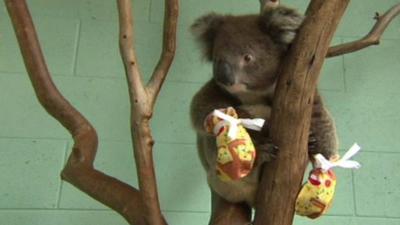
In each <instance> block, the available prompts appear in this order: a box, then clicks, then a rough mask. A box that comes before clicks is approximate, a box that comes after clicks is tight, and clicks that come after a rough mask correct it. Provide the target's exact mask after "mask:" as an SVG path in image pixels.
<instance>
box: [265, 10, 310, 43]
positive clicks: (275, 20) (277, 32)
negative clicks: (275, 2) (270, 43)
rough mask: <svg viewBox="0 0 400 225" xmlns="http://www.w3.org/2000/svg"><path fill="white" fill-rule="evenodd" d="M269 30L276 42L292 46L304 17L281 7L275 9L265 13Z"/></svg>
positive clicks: (295, 11)
mask: <svg viewBox="0 0 400 225" xmlns="http://www.w3.org/2000/svg"><path fill="white" fill-rule="evenodd" d="M264 19H265V21H266V25H267V29H270V30H271V32H270V33H271V34H272V35H273V36H275V37H273V38H274V39H275V40H277V41H279V42H281V43H284V44H290V43H292V42H293V40H294V38H295V37H296V34H297V30H298V29H299V27H300V26H301V24H302V23H303V19H304V16H303V15H302V14H300V13H299V12H298V11H297V10H295V9H292V8H287V7H285V6H279V7H277V8H275V9H271V10H267V11H266V12H264Z"/></svg>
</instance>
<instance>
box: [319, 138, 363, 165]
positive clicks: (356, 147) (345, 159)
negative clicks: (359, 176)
mask: <svg viewBox="0 0 400 225" xmlns="http://www.w3.org/2000/svg"><path fill="white" fill-rule="evenodd" d="M360 150H361V147H360V146H359V145H358V144H357V143H355V144H354V145H353V146H352V147H351V148H350V149H349V150H348V151H347V152H346V154H344V155H343V157H342V158H341V159H339V160H338V161H336V162H331V161H329V160H327V159H326V158H325V157H324V156H323V155H321V154H317V155H315V156H314V158H315V160H316V167H318V168H321V169H322V170H324V171H328V170H329V169H331V168H334V167H341V168H346V169H358V168H360V167H361V164H360V163H358V162H357V161H353V160H350V158H352V157H353V156H354V155H356V154H357V153H358V152H359V151H360Z"/></svg>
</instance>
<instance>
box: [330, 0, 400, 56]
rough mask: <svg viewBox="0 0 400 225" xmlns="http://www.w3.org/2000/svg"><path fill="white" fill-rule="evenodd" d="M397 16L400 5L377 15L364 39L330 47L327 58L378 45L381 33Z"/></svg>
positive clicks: (399, 12) (399, 11)
mask: <svg viewBox="0 0 400 225" xmlns="http://www.w3.org/2000/svg"><path fill="white" fill-rule="evenodd" d="M399 14H400V3H399V4H397V5H395V6H393V7H392V8H391V9H390V10H388V11H387V12H386V13H385V14H383V15H382V16H380V15H377V16H376V23H375V25H374V27H373V28H372V30H371V31H370V32H369V33H368V34H367V35H366V36H365V37H363V38H361V39H360V40H356V41H352V42H349V43H345V44H340V45H336V46H333V47H330V48H329V51H328V54H327V57H334V56H339V55H343V54H347V53H351V52H355V51H358V50H361V49H363V48H366V47H369V46H371V45H378V44H379V42H380V39H381V36H382V34H383V32H385V30H386V28H387V26H388V25H389V24H390V22H391V21H392V20H393V19H394V18H395V17H396V16H398V15H399Z"/></svg>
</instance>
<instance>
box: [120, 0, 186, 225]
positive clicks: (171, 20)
mask: <svg viewBox="0 0 400 225" xmlns="http://www.w3.org/2000/svg"><path fill="white" fill-rule="evenodd" d="M117 2H118V11H119V23H120V38H119V39H120V41H119V43H120V51H121V57H122V60H123V62H124V66H125V72H126V77H127V81H128V88H129V93H130V102H131V134H132V142H133V149H134V155H135V162H136V168H137V173H138V174H137V175H138V180H139V189H140V194H141V200H142V201H141V202H142V204H143V205H142V207H143V217H144V219H145V222H146V224H151V225H165V224H166V222H165V220H164V218H163V216H162V214H161V209H160V203H159V198H158V191H157V182H156V176H155V171H154V162H153V154H152V150H153V145H154V140H153V138H152V136H151V129H150V119H151V117H152V114H153V108H154V102H155V99H156V97H157V95H158V93H159V91H160V88H161V85H162V84H163V81H164V80H165V77H166V75H167V72H168V69H169V67H170V65H171V63H172V60H173V58H174V55H175V48H176V44H175V42H176V26H177V17H178V8H179V5H178V0H165V18H164V20H165V22H164V40H163V41H164V42H163V52H162V54H161V58H160V61H159V63H158V65H157V67H156V69H155V72H154V74H153V76H152V78H151V80H150V82H149V84H148V85H147V86H146V87H144V86H143V83H142V76H141V74H140V72H139V68H138V65H137V60H136V55H135V49H134V46H133V43H134V42H133V37H134V33H133V28H132V27H133V18H132V7H131V0H118V1H117Z"/></svg>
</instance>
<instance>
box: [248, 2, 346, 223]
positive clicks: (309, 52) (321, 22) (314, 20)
mask: <svg viewBox="0 0 400 225" xmlns="http://www.w3.org/2000/svg"><path fill="white" fill-rule="evenodd" d="M348 3H349V0H329V1H326V0H312V1H311V3H310V5H309V7H308V10H307V13H306V18H305V21H304V23H303V26H302V27H301V29H300V31H299V34H298V36H297V37H296V40H295V43H294V44H293V46H292V47H291V49H290V51H289V54H288V55H287V56H286V58H285V61H284V62H283V65H285V66H283V67H282V73H281V74H280V76H279V80H278V84H277V88H276V93H275V95H274V103H273V110H272V117H271V122H270V125H271V127H270V134H271V135H272V140H273V143H274V144H276V145H277V146H279V155H278V157H277V159H276V160H274V161H272V162H270V163H267V164H266V165H265V167H264V169H263V175H262V181H261V184H260V186H259V190H258V196H257V203H256V214H255V221H254V224H255V225H291V224H292V222H293V217H294V208H295V201H296V198H297V194H298V192H299V190H300V186H301V182H302V178H303V175H304V171H305V169H306V166H307V162H308V153H307V142H308V135H309V128H310V120H311V111H312V105H313V97H314V93H315V88H316V85H317V81H318V77H319V74H320V71H321V68H322V64H323V62H324V60H325V56H326V53H327V51H328V48H329V43H330V41H331V40H332V37H333V34H334V32H335V30H336V27H337V25H338V23H339V21H340V18H341V17H342V15H343V13H344V11H345V9H346V7H347V5H348Z"/></svg>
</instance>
